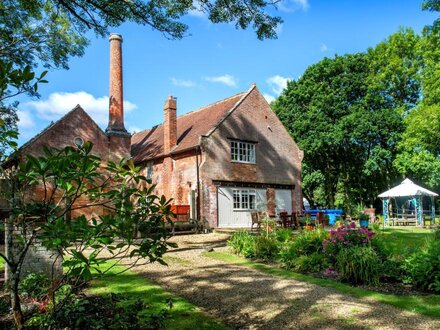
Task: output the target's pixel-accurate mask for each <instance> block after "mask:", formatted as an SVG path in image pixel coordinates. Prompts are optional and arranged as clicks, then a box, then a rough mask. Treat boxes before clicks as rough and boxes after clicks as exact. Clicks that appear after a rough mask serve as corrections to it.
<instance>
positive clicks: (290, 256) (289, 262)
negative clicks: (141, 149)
mask: <svg viewBox="0 0 440 330" xmlns="http://www.w3.org/2000/svg"><path fill="white" fill-rule="evenodd" d="M327 237H328V233H327V232H326V231H325V230H323V229H316V230H312V231H301V232H300V233H299V234H298V235H296V237H295V238H294V240H293V241H288V242H286V243H285V244H284V245H283V247H282V248H281V249H280V252H279V259H280V262H281V264H282V266H283V267H284V268H286V269H292V268H294V266H295V259H297V258H298V257H300V256H303V255H310V254H314V253H318V254H319V253H321V252H322V250H323V245H322V243H323V241H324V240H326V239H327Z"/></svg>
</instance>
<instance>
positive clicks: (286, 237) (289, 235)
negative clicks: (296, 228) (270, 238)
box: [274, 228, 293, 243]
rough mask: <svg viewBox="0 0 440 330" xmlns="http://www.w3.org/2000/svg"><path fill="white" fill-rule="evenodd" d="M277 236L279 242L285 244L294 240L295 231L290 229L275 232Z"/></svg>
mask: <svg viewBox="0 0 440 330" xmlns="http://www.w3.org/2000/svg"><path fill="white" fill-rule="evenodd" d="M274 234H275V236H276V239H277V241H278V242H281V243H284V242H288V241H290V240H292V239H293V231H292V229H290V228H281V229H277V230H276V231H275V233H274Z"/></svg>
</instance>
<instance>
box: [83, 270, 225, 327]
mask: <svg viewBox="0 0 440 330" xmlns="http://www.w3.org/2000/svg"><path fill="white" fill-rule="evenodd" d="M121 270H123V268H122V267H119V266H117V267H115V268H114V269H112V270H111V271H110V273H109V274H108V275H106V276H104V277H102V278H100V279H98V280H95V281H94V282H93V283H92V287H91V288H90V289H89V292H90V293H91V294H95V295H102V294H109V293H121V294H123V295H124V296H125V297H126V298H127V300H128V301H134V300H136V299H139V298H140V299H142V300H143V301H144V302H145V303H146V305H147V306H148V307H149V308H148V309H146V310H145V311H142V312H141V313H140V317H144V318H146V319H148V318H149V317H150V316H151V315H152V314H157V313H159V312H160V311H161V310H162V309H164V308H165V307H166V301H167V300H168V299H170V298H171V299H172V301H173V308H172V309H171V310H170V311H169V317H168V318H167V319H166V321H165V329H228V328H227V327H225V326H223V325H221V324H220V323H219V322H217V321H215V320H214V319H212V318H210V317H209V316H207V315H206V314H204V313H203V312H202V311H200V310H199V309H198V308H197V307H195V306H194V305H192V304H190V303H189V302H187V301H186V300H184V299H182V298H180V297H177V296H175V295H173V294H171V293H169V292H167V291H165V290H163V289H162V288H161V287H160V286H158V285H156V284H153V283H151V282H150V281H149V280H148V279H146V278H145V277H143V276H142V275H139V274H136V273H134V272H131V271H126V272H124V273H121V274H116V275H115V273H116V272H120V271H121Z"/></svg>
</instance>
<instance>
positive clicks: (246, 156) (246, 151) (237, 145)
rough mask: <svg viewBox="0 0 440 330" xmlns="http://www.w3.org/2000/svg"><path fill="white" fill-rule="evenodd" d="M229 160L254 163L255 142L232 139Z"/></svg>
mask: <svg viewBox="0 0 440 330" xmlns="http://www.w3.org/2000/svg"><path fill="white" fill-rule="evenodd" d="M230 145H231V161H232V162H236V163H245V164H255V163H256V157H255V143H251V142H243V141H238V140H232V141H231V143H230Z"/></svg>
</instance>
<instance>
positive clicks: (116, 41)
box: [106, 33, 129, 136]
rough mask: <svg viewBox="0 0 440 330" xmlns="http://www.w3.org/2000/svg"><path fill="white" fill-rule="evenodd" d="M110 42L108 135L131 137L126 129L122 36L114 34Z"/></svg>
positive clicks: (111, 35)
mask: <svg viewBox="0 0 440 330" xmlns="http://www.w3.org/2000/svg"><path fill="white" fill-rule="evenodd" d="M109 41H110V91H109V94H110V96H109V122H108V127H107V129H106V132H107V134H108V135H120V136H124V135H129V133H128V132H127V130H126V129H125V127H124V93H123V79H122V36H121V35H120V34H116V33H112V34H110V37H109Z"/></svg>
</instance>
